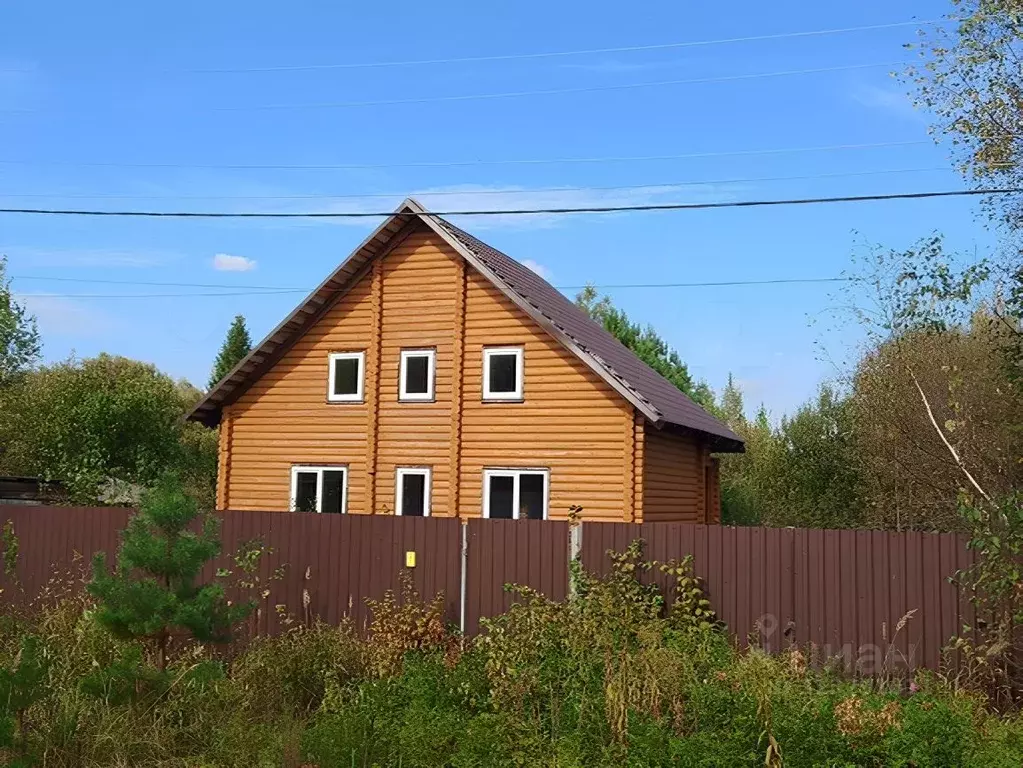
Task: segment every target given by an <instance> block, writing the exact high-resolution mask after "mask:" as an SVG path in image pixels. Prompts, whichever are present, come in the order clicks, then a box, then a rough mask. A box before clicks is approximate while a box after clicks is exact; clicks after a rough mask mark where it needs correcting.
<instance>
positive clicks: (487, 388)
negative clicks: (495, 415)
mask: <svg viewBox="0 0 1023 768" xmlns="http://www.w3.org/2000/svg"><path fill="white" fill-rule="evenodd" d="M483 399H484V400H521V399H522V347H484V348H483Z"/></svg>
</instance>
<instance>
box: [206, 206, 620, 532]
mask: <svg viewBox="0 0 1023 768" xmlns="http://www.w3.org/2000/svg"><path fill="white" fill-rule="evenodd" d="M367 266H368V265H367ZM495 345H501V346H521V347H522V348H523V352H524V355H523V359H524V371H525V400H524V402H521V403H487V402H483V399H482V375H483V366H482V357H483V348H484V347H485V346H495ZM410 348H413V349H422V348H431V349H433V350H434V351H435V356H436V358H435V359H436V368H435V370H436V382H435V392H434V397H433V399H432V400H431V401H429V402H419V403H402V402H399V398H398V386H399V384H398V382H399V360H400V353H401V350H402V349H410ZM356 351H359V352H365V396H364V401H363V402H362V403H331V402H327V399H326V394H327V372H328V367H327V360H328V356H329V355H330V354H331V353H336V352H356ZM632 412H633V409H632V406H631V405H630V404H629V403H627V402H626V401H625V400H624V399H623V398H621V397H620V396H619V394H618V393H617V392H616V391H615V390H614V389H613V388H612V387H611V386H609V385H608V383H607V382H606V381H604V379H603V378H602V377H600V376H599V375H597V374H596V373H595V372H594V371H593V370H591V368H589V367H588V366H587V365H585V364H584V363H583V362H582V361H581V360H580V359H579V358H578V357H577V356H576V355H575V354H573V353H572V352H571V351H569V350H568V349H566V347H565V346H564V345H562V344H561V343H559V342H558V341H557V340H555V339H554V338H553V337H552V336H551V335H550V334H549V333H548V332H547V331H546V330H545V329H544V328H542V327H540V325H538V324H537V323H536V322H535V321H534V319H533V318H532V317H531V316H530V315H529V314H527V313H526V312H525V311H523V310H522V309H521V308H520V307H519V306H518V305H517V304H516V303H515V302H513V301H512V300H510V299H509V298H508V296H507V295H505V293H504V292H502V291H501V290H499V289H498V288H497V287H496V286H495V285H494V283H493V282H492V281H491V280H490V279H489V278H488V277H485V276H484V275H482V274H480V273H479V272H478V271H476V270H475V268H474V267H472V266H471V265H468V264H467V263H466V261H465V259H464V258H463V256H462V255H461V254H460V253H458V252H457V251H456V249H454V248H453V247H452V246H451V245H450V243H449V242H448V241H447V240H446V239H445V238H443V237H442V236H440V235H439V234H438V233H437V232H436V231H434V230H433V229H432V228H430V227H428V226H427V225H426V224H423V223H420V224H418V225H415V226H412V227H409V228H408V231H407V232H406V233H405V235H404V236H403V237H402V238H401V240H400V242H397V243H396V244H393V246H392V247H391V249H390V250H389V251H388V252H387V253H386V254H384V255H383V256H381V257H379V258H377V259H375V260H374V262H373V264H372V266H371V267H369V268H368V269H366V270H365V272H364V274H362V275H361V277H359V278H358V279H357V280H356V281H355V282H354V283H353V284H352V285H350V286H349V287H348V288H347V290H346V291H345V292H344V293H343V294H342V295H341V296H340V297H339V298H337V300H336V301H335V302H334V303H333V304H331V305H329V306H328V307H326V308H325V309H324V311H323V312H322V314H321V315H320V316H319V318H318V319H316V320H315V321H314V322H312V323H311V324H309V326H308V327H307V328H306V329H305V330H304V332H303V333H302V334H301V335H300V336H299V337H298V338H297V339H295V340H294V342H293V343H292V344H291V345H290V346H289V347H288V348H287V349H286V350H284V351H282V352H281V354H280V357H279V359H277V360H276V361H275V362H274V363H273V365H271V366H269V367H268V368H267V370H265V371H264V372H263V373H262V375H261V376H259V378H258V379H256V380H255V381H254V382H253V383H252V384H251V385H250V386H249V387H248V389H246V390H245V391H244V392H242V393H241V394H240V395H239V396H238V397H237V399H236V400H235V401H234V402H233V403H231V404H229V405H227V406H226V407H225V408H224V419H225V425H224V429H223V433H222V453H221V459H222V467H221V470H222V471H221V479H220V483H221V488H220V493H219V494H218V498H219V501H220V505H221V506H223V507H231V508H234V509H282V508H286V507H287V505H288V502H289V498H288V494H289V487H288V483H287V478H288V474H289V471H290V467H291V466H292V465H293V464H310V465H331V464H344V465H346V466H348V468H349V475H348V477H349V480H348V482H349V486H348V509H349V510H350V511H352V512H387V511H392V510H393V508H394V503H395V502H394V499H395V488H394V480H395V474H396V470H397V468H399V467H407V466H423V465H426V466H429V467H431V469H432V500H433V509H434V510H435V513H436V514H453V513H454V512H455V509H457V510H458V511H459V512H460V513H461V514H463V515H466V516H472V515H478V514H480V510H481V509H482V476H483V468H484V467H494V466H499V467H504V466H524V467H533V468H545V469H549V470H550V471H551V475H550V477H551V480H550V500H549V507H550V513H551V516H555V517H564V516H565V515H567V512H568V507H569V506H570V505H572V504H576V503H585V504H586V506H587V513H588V516H591V517H606V518H607V519H619V520H620V519H621V514H622V512H621V511H622V508H623V505H625V504H626V503H627V501H628V497H627V496H626V488H627V487H628V488H630V489H631V486H632V483H633V479H632V477H631V475H629V473H626V472H623V466H624V465H625V464H626V456H625V454H626V451H627V450H628V448H629V444H630V443H629V440H627V439H623V438H625V437H626V436H627V435H631V433H632V423H633V415H632ZM453 478H461V482H460V483H456V482H454V481H453Z"/></svg>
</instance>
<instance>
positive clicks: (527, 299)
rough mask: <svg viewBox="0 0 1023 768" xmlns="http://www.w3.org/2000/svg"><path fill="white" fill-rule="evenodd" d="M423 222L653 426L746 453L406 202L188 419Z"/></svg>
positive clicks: (518, 279) (625, 356)
mask: <svg viewBox="0 0 1023 768" xmlns="http://www.w3.org/2000/svg"><path fill="white" fill-rule="evenodd" d="M417 220H418V221H421V222H423V223H425V224H427V225H428V226H430V228H431V229H433V230H434V231H435V232H437V233H438V234H439V235H440V236H441V237H443V238H444V239H445V240H447V241H448V242H449V243H450V244H451V245H452V246H453V247H454V248H455V250H456V251H458V252H459V253H460V254H461V255H462V256H464V257H465V259H466V260H467V261H469V263H470V264H472V266H474V267H475V268H476V269H477V270H478V271H480V272H481V273H483V274H484V275H485V276H486V277H488V278H490V279H491V280H492V281H493V282H494V284H495V285H496V286H497V287H498V288H499V289H500V290H501V291H502V292H504V293H505V295H507V296H508V297H509V298H511V299H512V300H513V301H515V303H516V304H518V305H519V306H520V307H521V308H522V309H524V310H525V311H526V312H527V313H528V314H530V315H531V316H532V317H533V318H534V319H536V320H537V321H538V322H539V323H540V324H541V325H542V326H543V327H544V328H546V329H547V330H548V331H549V332H551V333H552V335H554V336H555V337H556V338H558V340H559V341H561V342H562V343H564V344H565V345H566V346H567V347H568V348H569V349H571V350H572V351H573V352H575V353H576V354H577V355H578V356H579V357H580V358H581V359H582V360H583V362H585V363H586V364H587V365H588V366H589V367H590V368H591V369H593V370H594V371H595V372H596V373H598V374H599V375H601V376H602V377H603V378H604V379H605V380H606V381H607V382H608V383H609V384H610V385H611V386H612V387H613V388H615V389H616V390H617V391H618V392H619V393H620V394H622V395H623V396H624V397H625V398H626V399H627V400H629V401H630V402H632V403H633V404H634V405H635V406H636V407H637V408H639V410H640V411H641V412H642V413H643V414H644V415H645V416H646V417H647V418H648V419H649V420H650V421H651V422H653V423H654V424H656V425H658V426H663V425H672V426H675V427H679V428H682V429H685V430H694V431H696V432H700V433H702V434H704V435H706V436H708V437H709V438H711V440H712V442H713V445H714V448H715V450H719V451H727V452H733V451H741V450H743V443H742V439H741V438H740V437H739V436H738V435H736V434H735V433H734V432H732V431H731V430H730V429H729V428H728V427H727V426H725V425H724V424H723V423H722V422H720V421H719V420H718V419H716V418H714V417H713V416H711V415H710V414H709V413H707V411H705V410H704V409H703V408H701V407H700V406H699V405H697V404H696V403H695V402H693V401H692V400H691V399H690V398H689V397H687V396H686V395H685V394H684V393H683V392H681V391H679V390H678V388H676V387H675V386H674V385H673V384H672V383H671V382H670V381H668V380H667V379H665V378H664V377H663V376H661V375H660V374H659V373H657V371H655V370H654V369H653V368H651V367H650V366H648V365H647V364H646V363H644V362H643V361H642V360H640V359H639V358H638V357H637V356H636V355H635V354H634V353H633V352H632V350H630V349H629V348H628V347H626V346H624V345H623V344H622V343H621V342H619V341H618V340H617V339H616V338H615V337H614V336H612V335H611V334H610V333H608V332H607V331H606V330H605V329H604V328H603V326H601V325H600V324H599V323H596V322H594V321H593V320H592V319H591V318H590V317H589V316H588V315H587V314H586V313H585V312H583V311H582V310H581V309H579V307H577V306H576V305H575V304H574V303H573V302H572V301H570V300H569V299H568V298H567V297H565V296H564V295H563V294H562V293H561V292H560V291H558V290H557V289H556V288H554V286H552V285H551V284H550V283H548V282H547V281H546V280H544V279H543V278H542V277H540V276H539V275H538V274H536V273H535V272H533V270H531V269H529V268H528V267H526V266H523V265H522V264H520V263H519V262H517V261H515V260H514V259H513V258H511V257H510V256H507V255H505V254H503V253H501V252H500V251H498V250H497V249H496V248H493V247H491V246H489V245H487V244H486V243H484V242H483V241H482V240H479V239H478V238H476V237H474V236H473V235H470V234H469V233H468V232H465V231H464V230H462V229H459V228H458V227H456V226H455V225H454V224H452V223H451V222H449V221H446V220H444V219H442V218H440V217H439V216H433V215H430V214H429V212H427V211H426V210H425V209H424V208H422V207H421V206H420V205H419V204H418V203H416V202H415V201H413V200H406V201H405V202H404V203H402V205H401V206H400V207H399V208H398V210H397V211H395V215H394V216H392V217H391V218H390V219H388V220H387V221H385V222H384V223H383V224H382V225H381V226H380V227H379V228H378V229H377V230H376V231H375V232H374V233H373V234H372V235H370V237H369V238H367V240H366V241H365V242H364V243H363V244H362V245H361V246H359V248H357V249H356V250H355V251H354V252H353V253H352V255H351V256H349V257H348V259H347V260H345V262H344V263H343V264H342V265H341V266H340V267H339V268H338V269H337V270H336V271H335V272H334V273H333V274H332V275H331V276H330V277H329V278H327V280H325V281H324V282H323V283H322V284H321V285H320V287H319V288H317V289H316V290H315V291H313V293H312V294H310V295H309V297H308V298H307V299H306V300H305V302H303V304H302V305H301V306H299V308H298V309H296V310H295V311H294V312H292V313H291V315H289V316H288V318H287V319H285V321H284V322H283V323H282V324H281V325H279V326H278V327H277V328H276V329H274V331H273V332H271V334H270V335H269V336H268V337H267V338H266V339H265V340H264V341H263V342H261V343H260V345H259V346H257V347H256V348H255V349H254V350H253V351H252V353H250V354H249V356H248V357H247V358H246V359H245V360H243V361H242V362H241V363H239V365H238V366H237V367H236V368H235V370H233V371H232V372H231V373H229V374H228V375H227V376H226V377H225V378H224V379H223V380H222V381H220V382H219V383H218V384H217V385H216V386H215V387H214V388H213V389H212V390H211V391H210V393H209V394H208V395H207V396H206V397H205V398H204V399H203V401H202V402H200V403H199V405H197V406H196V407H195V409H194V410H193V411H192V413H191V414H190V415H189V418H190V419H193V420H196V421H202V422H203V423H205V424H208V425H211V426H212V425H214V424H216V423H218V422H219V421H220V408H221V407H222V406H223V405H226V404H228V403H230V402H232V401H234V400H235V399H236V398H237V397H238V396H239V395H240V394H241V393H242V392H243V391H244V390H245V389H248V387H249V386H250V385H251V384H252V382H254V381H255V380H256V379H257V378H258V377H259V376H260V375H261V374H262V372H263V370H265V369H266V368H268V367H269V366H270V365H272V364H273V362H274V361H275V360H276V359H277V357H279V356H280V354H281V353H282V352H283V351H284V349H286V348H287V347H288V346H290V345H291V343H293V342H294V341H295V339H297V338H298V337H299V336H300V335H301V334H302V333H303V332H304V331H305V330H306V329H307V328H309V327H310V326H311V325H312V324H313V323H314V322H315V320H316V319H318V318H319V316H320V315H321V314H322V312H323V311H324V310H325V309H326V308H327V306H329V304H333V302H334V301H336V300H337V298H339V297H340V296H341V295H342V294H343V293H344V292H345V291H346V290H347V289H348V288H349V287H351V285H353V284H354V283H355V282H356V278H357V277H358V276H361V274H362V273H363V270H364V268H365V267H366V265H367V264H368V263H369V261H370V260H371V259H372V258H373V257H374V256H375V255H377V254H379V253H380V252H381V251H382V250H384V249H385V248H386V247H387V244H388V243H389V242H390V241H391V239H392V238H393V237H394V236H395V235H396V234H397V233H398V232H399V231H401V230H402V229H404V228H407V227H413V226H415V225H416V221H417Z"/></svg>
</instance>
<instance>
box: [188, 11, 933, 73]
mask: <svg viewBox="0 0 1023 768" xmlns="http://www.w3.org/2000/svg"><path fill="white" fill-rule="evenodd" d="M948 21H949V20H948V19H926V20H923V21H912V20H910V21H897V22H892V23H888V24H866V25H862V26H857V27H838V28H832V29H815V30H809V31H803V32H780V33H777V34H771V35H750V36H746V37H726V38H718V39H711V40H686V41H681V42H675V43H655V44H652V45H626V46H618V47H614V48H589V49H581V50H571V51H546V52H539V53H508V54H496V55H492V56H462V57H456V58H446V59H413V60H408V59H405V60H398V61H371V62H343V63H333V64H296V65H290V66H289V65H284V66H274V67H233V68H221V69H216V68H211V69H191V70H183V71H185V72H188V73H192V74H240V73H253V72H302V71H313V70H324V69H369V68H375V67H419V66H428V65H433V64H466V63H481V62H486V61H514V60H523V59H550V58H558V57H564V56H591V55H596V54H605V53H635V52H642V51H664V50H671V49H679V48H697V47H703V46H711V45H726V44H732V43H751V42H759V41H766V40H787V39H792V38H797V37H818V36H824V35H838V34H846V33H849V32H867V31H873V30H879V29H895V28H898V27H911V26H932V25H935V24H943V23H947V22H948Z"/></svg>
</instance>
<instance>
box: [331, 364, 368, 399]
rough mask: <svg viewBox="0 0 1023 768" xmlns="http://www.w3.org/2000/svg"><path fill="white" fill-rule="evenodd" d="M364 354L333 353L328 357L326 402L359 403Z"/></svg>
mask: <svg viewBox="0 0 1023 768" xmlns="http://www.w3.org/2000/svg"><path fill="white" fill-rule="evenodd" d="M365 362H366V353H365V352H335V353H333V354H332V355H331V356H330V376H329V379H330V381H329V385H328V388H327V400H329V401H330V402H332V403H361V402H362V380H363V370H364V368H365Z"/></svg>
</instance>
